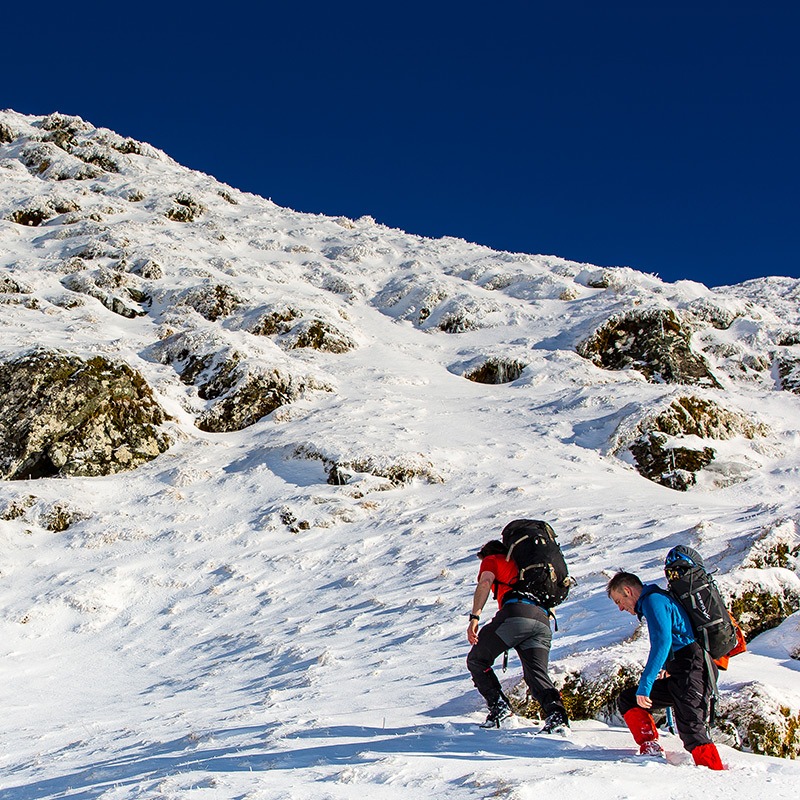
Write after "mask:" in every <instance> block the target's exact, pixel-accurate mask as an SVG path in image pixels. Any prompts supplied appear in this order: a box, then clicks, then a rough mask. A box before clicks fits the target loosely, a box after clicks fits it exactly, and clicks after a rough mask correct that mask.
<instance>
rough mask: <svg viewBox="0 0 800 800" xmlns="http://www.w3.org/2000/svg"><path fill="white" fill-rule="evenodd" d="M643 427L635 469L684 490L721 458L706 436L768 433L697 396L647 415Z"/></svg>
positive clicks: (635, 446)
mask: <svg viewBox="0 0 800 800" xmlns="http://www.w3.org/2000/svg"><path fill="white" fill-rule="evenodd" d="M639 431H640V434H641V435H640V436H639V438H637V439H636V441H634V442H633V443H632V444H630V445H629V447H628V450H629V451H630V452H631V454H632V455H633V458H634V460H635V463H636V469H637V470H638V471H639V473H640V474H641V475H644V477H645V478H649V479H650V480H651V481H655V482H656V483H660V484H661V485H662V486H668V487H670V488H671V489H677V490H680V491H686V490H687V489H688V488H689V487H690V486H693V485H694V484H695V483H696V481H697V473H698V472H699V471H700V470H701V469H703V468H704V467H707V466H708V465H709V464H710V463H711V462H712V461H713V460H714V458H715V457H716V452H715V450H714V448H713V447H711V446H708V445H706V444H704V442H705V441H706V440H724V439H731V438H733V437H734V436H744V437H745V438H747V439H753V438H755V437H757V436H766V435H767V433H768V430H767V428H766V427H765V426H764V425H760V424H758V423H756V422H754V421H753V420H751V419H750V418H749V417H747V416H746V415H744V414H742V413H740V412H736V411H731V410H729V409H726V408H723V407H722V406H720V405H719V404H717V403H714V402H712V401H711V400H705V399H703V398H700V397H696V396H683V397H679V398H677V399H676V400H674V401H673V402H672V403H671V404H670V406H669V407H668V408H667V409H666V410H664V411H662V412H661V413H659V414H657V415H656V416H653V417H650V418H648V419H646V420H644V421H643V422H642V423H641V424H640V426H639ZM689 437H691V438H689Z"/></svg>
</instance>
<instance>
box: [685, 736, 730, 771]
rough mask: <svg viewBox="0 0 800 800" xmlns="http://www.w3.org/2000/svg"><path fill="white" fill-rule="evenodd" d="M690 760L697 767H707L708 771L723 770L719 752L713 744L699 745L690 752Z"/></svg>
mask: <svg viewBox="0 0 800 800" xmlns="http://www.w3.org/2000/svg"><path fill="white" fill-rule="evenodd" d="M692 758H693V759H694V763H695V764H697V766H698V767H708V768H709V769H725V767H724V766H723V765H722V761H721V759H720V757H719V751H718V750H717V746H716V745H715V744H714V742H709V743H708V744H701V745H699V746H698V747H695V749H694V750H692Z"/></svg>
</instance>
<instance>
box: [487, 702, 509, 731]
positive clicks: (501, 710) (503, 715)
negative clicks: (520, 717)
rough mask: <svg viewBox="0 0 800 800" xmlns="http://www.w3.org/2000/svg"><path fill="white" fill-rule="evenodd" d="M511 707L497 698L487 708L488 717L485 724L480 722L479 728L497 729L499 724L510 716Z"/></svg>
mask: <svg viewBox="0 0 800 800" xmlns="http://www.w3.org/2000/svg"><path fill="white" fill-rule="evenodd" d="M512 713H513V712H512V711H511V707H510V706H509V705H508V703H507V702H506V701H505V700H504V699H503V698H502V697H499V698H498V699H497V700H496V701H495V702H494V703H492V705H491V706H490V707H489V716H488V717H486V722H482V723H481V725H480V727H481V728H499V727H500V723H501V722H502V721H503V720H504V719H508V717H510V716H511V715H512Z"/></svg>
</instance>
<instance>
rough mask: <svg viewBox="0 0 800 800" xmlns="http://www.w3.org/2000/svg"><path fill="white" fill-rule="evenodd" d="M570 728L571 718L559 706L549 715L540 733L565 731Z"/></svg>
mask: <svg viewBox="0 0 800 800" xmlns="http://www.w3.org/2000/svg"><path fill="white" fill-rule="evenodd" d="M568 730H569V720H568V719H567V715H566V714H565V713H564V712H563V711H562V710H561V709H560V708H557V709H556V710H555V711H551V712H550V714H548V715H547V719H545V721H544V725H542V729H541V730H540V731H539V733H564V732H566V731H568Z"/></svg>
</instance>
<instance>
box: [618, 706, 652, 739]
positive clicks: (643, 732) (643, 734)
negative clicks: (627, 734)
mask: <svg viewBox="0 0 800 800" xmlns="http://www.w3.org/2000/svg"><path fill="white" fill-rule="evenodd" d="M623 719H624V720H625V724H626V725H627V726H628V727H629V728H630V731H631V733H632V734H633V738H634V740H635V741H636V744H638V745H639V746H640V747H641V746H642V745H643V744H644V743H645V742H655V741H656V739H658V729H657V728H656V721H655V720H654V719H653V715H652V714H650V713H649V712H648V711H645V710H644V709H643V708H641V707H639V706H634V707H633V708H632V709H630V710H629V711H626V712H625V714H624V716H623Z"/></svg>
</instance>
